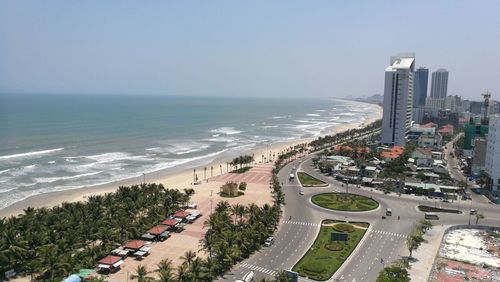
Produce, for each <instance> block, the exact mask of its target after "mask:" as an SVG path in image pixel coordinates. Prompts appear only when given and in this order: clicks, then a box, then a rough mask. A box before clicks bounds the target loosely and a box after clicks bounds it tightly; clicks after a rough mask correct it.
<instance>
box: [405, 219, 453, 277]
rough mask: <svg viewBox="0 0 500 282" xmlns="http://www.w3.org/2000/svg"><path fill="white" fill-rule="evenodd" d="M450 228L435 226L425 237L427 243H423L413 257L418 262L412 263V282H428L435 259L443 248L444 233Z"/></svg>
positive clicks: (410, 271)
mask: <svg viewBox="0 0 500 282" xmlns="http://www.w3.org/2000/svg"><path fill="white" fill-rule="evenodd" d="M448 227H449V226H447V225H445V226H442V225H437V226H433V227H432V229H431V230H430V231H428V232H427V233H426V234H425V235H424V239H425V240H427V242H424V243H422V245H420V247H419V248H418V249H417V250H416V251H414V252H413V257H414V258H415V259H417V261H416V262H413V263H410V267H411V269H410V270H409V271H408V272H409V273H410V280H411V281H412V282H414V281H416V282H427V279H428V278H429V275H430V274H431V271H432V266H433V263H434V259H435V258H436V255H437V253H438V251H439V247H440V246H441V239H442V238H443V234H444V231H445V230H446V228H448Z"/></svg>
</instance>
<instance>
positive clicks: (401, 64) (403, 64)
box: [385, 58, 415, 71]
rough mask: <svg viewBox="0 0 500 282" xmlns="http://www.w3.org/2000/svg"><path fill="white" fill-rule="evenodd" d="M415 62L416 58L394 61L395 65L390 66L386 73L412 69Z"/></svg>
mask: <svg viewBox="0 0 500 282" xmlns="http://www.w3.org/2000/svg"><path fill="white" fill-rule="evenodd" d="M414 61H415V58H398V59H396V60H395V61H394V63H393V64H392V65H390V66H388V67H387V68H386V69H385V70H386V71H395V70H399V69H410V68H411V65H412V64H413V62H414Z"/></svg>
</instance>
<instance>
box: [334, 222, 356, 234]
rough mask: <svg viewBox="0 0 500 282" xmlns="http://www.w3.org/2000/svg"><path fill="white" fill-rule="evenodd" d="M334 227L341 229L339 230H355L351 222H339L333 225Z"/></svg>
mask: <svg viewBox="0 0 500 282" xmlns="http://www.w3.org/2000/svg"><path fill="white" fill-rule="evenodd" d="M333 229H335V230H337V231H339V232H348V233H350V232H352V231H354V227H353V226H352V225H350V224H345V223H339V224H335V225H334V226H333Z"/></svg>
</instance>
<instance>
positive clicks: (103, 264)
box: [97, 256, 123, 273]
mask: <svg viewBox="0 0 500 282" xmlns="http://www.w3.org/2000/svg"><path fill="white" fill-rule="evenodd" d="M97 263H98V264H97V269H98V270H99V271H100V272H104V273H111V272H116V271H118V270H119V269H120V265H122V264H123V260H122V257H119V256H107V257H105V258H103V259H101V260H99V261H98V262H97Z"/></svg>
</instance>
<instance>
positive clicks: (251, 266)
mask: <svg viewBox="0 0 500 282" xmlns="http://www.w3.org/2000/svg"><path fill="white" fill-rule="evenodd" d="M241 266H242V267H244V268H248V269H251V270H254V271H258V272H261V273H264V274H267V275H270V276H275V275H276V274H277V272H276V271H274V270H271V269H267V268H264V267H260V266H257V265H254V264H249V263H246V262H242V263H241Z"/></svg>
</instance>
